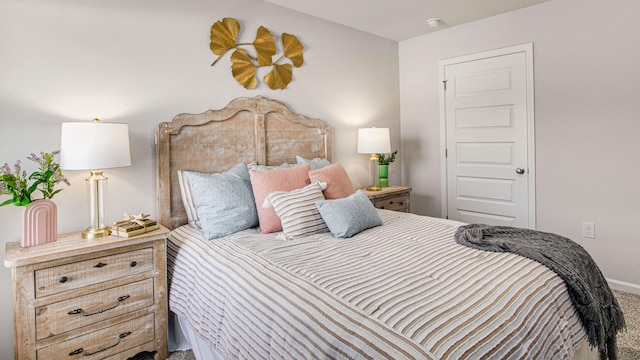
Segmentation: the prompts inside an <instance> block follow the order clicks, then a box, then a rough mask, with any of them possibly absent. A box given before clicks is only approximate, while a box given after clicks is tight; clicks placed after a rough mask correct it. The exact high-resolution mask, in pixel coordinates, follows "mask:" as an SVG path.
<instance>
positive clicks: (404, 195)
mask: <svg viewBox="0 0 640 360" xmlns="http://www.w3.org/2000/svg"><path fill="white" fill-rule="evenodd" d="M362 191H363V192H364V193H365V195H367V196H368V197H369V200H371V203H372V204H373V206H375V207H376V208H378V209H386V210H393V211H401V212H409V210H410V207H409V202H410V200H411V199H410V193H411V188H410V187H407V186H388V187H383V188H382V190H380V191H367V190H365V189H362Z"/></svg>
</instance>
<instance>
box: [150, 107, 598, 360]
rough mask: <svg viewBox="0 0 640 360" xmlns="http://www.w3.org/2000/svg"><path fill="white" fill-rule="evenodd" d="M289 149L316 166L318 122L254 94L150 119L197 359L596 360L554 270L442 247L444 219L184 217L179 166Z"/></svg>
mask: <svg viewBox="0 0 640 360" xmlns="http://www.w3.org/2000/svg"><path fill="white" fill-rule="evenodd" d="M297 157H302V158H304V159H316V158H321V159H326V161H328V162H330V161H331V132H330V128H329V127H328V126H327V125H326V124H325V123H324V122H323V121H321V120H318V119H313V118H309V117H306V116H304V115H300V114H296V113H293V112H292V111H291V110H290V109H289V108H288V107H287V106H286V105H284V104H283V103H281V102H279V101H275V100H269V99H266V98H263V97H254V98H239V99H236V100H233V101H232V102H231V103H230V104H229V105H228V106H227V107H225V108H224V109H221V110H209V111H206V112H204V113H201V114H180V115H178V116H176V117H175V118H174V119H173V120H172V121H171V122H165V123H161V124H160V125H159V127H158V134H157V167H158V174H157V177H158V186H157V188H158V201H159V207H158V214H159V222H160V223H161V224H163V225H164V226H166V227H168V228H170V229H172V232H171V234H170V236H169V241H168V254H169V257H168V268H169V274H168V275H169V276H168V279H169V308H170V310H171V312H172V316H174V317H175V318H176V319H177V322H178V325H177V328H176V329H175V330H176V333H177V334H182V335H175V337H176V338H183V337H184V338H186V339H187V341H188V343H189V344H190V346H191V347H192V348H193V349H194V353H195V354H196V357H197V358H198V359H214V358H221V359H224V358H258V359H262V358H274V359H281V358H283V359H302V358H337V359H354V358H362V359H364V358H371V359H383V358H384V359H480V358H495V359H498V358H504V359H507V358H513V359H518V358H520V359H524V358H536V359H587V358H597V353H596V352H595V351H592V350H591V349H590V347H589V345H588V343H587V341H586V335H585V330H584V329H583V326H582V324H581V322H580V319H579V318H578V315H577V313H576V309H575V308H574V306H573V305H572V303H571V300H570V298H569V296H568V294H567V290H566V286H565V284H564V282H563V281H562V280H561V279H560V278H559V277H558V276H557V275H556V274H555V273H553V272H552V271H551V270H549V269H548V268H546V267H545V266H543V265H541V264H539V263H537V262H534V261H532V260H529V259H526V258H523V257H520V256H517V255H513V254H505V253H490V252H484V251H479V250H474V249H471V248H467V247H464V246H461V245H458V244H456V243H455V241H454V240H453V234H454V233H455V231H456V229H457V228H458V227H459V226H460V225H461V223H458V222H455V221H449V220H444V219H436V218H430V217H425V216H418V215H414V214H406V213H397V212H392V211H387V210H375V211H376V213H377V215H378V217H379V219H380V220H381V222H382V224H383V225H382V226H375V227H371V228H367V229H365V230H363V231H360V232H357V233H356V234H355V235H353V236H352V237H350V238H348V239H336V238H335V237H334V236H333V235H332V233H331V232H320V233H315V234H311V235H305V236H301V237H297V238H295V239H288V238H286V237H283V234H282V232H278V231H276V232H272V233H261V232H260V230H259V229H260V228H256V227H250V228H246V229H243V230H240V231H236V232H233V233H231V234H229V235H225V236H222V237H220V238H217V239H215V240H207V239H206V238H205V235H204V231H203V230H202V229H198V228H197V227H195V226H193V224H190V223H191V220H192V219H191V218H190V216H189V213H190V212H192V211H193V209H189V204H186V207H185V202H184V201H183V199H182V195H181V193H184V189H181V184H180V181H179V180H180V177H181V176H182V175H181V174H182V173H183V172H185V171H191V172H199V173H223V172H225V171H228V170H229V169H231V168H233V167H234V166H236V165H238V164H259V165H268V166H278V165H280V164H283V163H288V164H295V163H297V162H298V160H297ZM266 171H270V170H266ZM252 175H253V173H252ZM325 186H326V185H325ZM329 186H331V185H329ZM261 226H262V225H261Z"/></svg>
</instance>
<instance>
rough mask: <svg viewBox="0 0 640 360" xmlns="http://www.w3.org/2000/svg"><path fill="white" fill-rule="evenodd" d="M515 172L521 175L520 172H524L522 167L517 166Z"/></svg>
mask: <svg viewBox="0 0 640 360" xmlns="http://www.w3.org/2000/svg"><path fill="white" fill-rule="evenodd" d="M516 173H517V174H520V175H522V174H524V169H523V168H517V169H516Z"/></svg>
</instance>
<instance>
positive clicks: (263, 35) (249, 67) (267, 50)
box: [209, 18, 304, 90]
mask: <svg viewBox="0 0 640 360" xmlns="http://www.w3.org/2000/svg"><path fill="white" fill-rule="evenodd" d="M240 28H241V27H240V23H239V22H238V21H237V20H236V19H234V18H224V19H222V20H219V21H216V22H215V23H214V24H213V25H212V26H211V42H210V43H209V48H210V49H211V51H212V52H213V53H214V54H215V55H217V56H218V57H216V59H215V60H214V62H213V63H212V64H211V66H213V65H215V64H216V63H217V62H218V60H220V58H222V57H223V56H224V55H225V54H226V53H227V52H228V51H229V50H231V49H235V50H234V51H233V53H232V54H231V57H230V60H231V73H232V74H233V77H234V78H235V79H236V81H237V82H239V83H240V84H241V85H242V86H244V87H245V88H246V89H255V88H256V85H257V84H258V80H257V79H256V70H257V69H258V68H259V67H268V66H272V68H271V71H269V72H268V73H267V74H266V75H265V76H264V82H265V83H266V84H267V85H268V86H269V87H270V88H271V89H272V90H276V89H286V87H287V85H289V83H290V82H291V79H292V78H293V67H294V66H295V67H300V66H301V65H302V64H303V63H304V56H303V55H302V51H303V50H304V46H303V45H302V43H301V42H300V41H299V40H298V38H297V37H296V36H295V35H291V34H287V33H283V34H282V49H283V52H284V54H282V55H281V56H280V57H279V58H278V59H277V60H276V61H273V56H274V55H275V54H276V52H277V48H276V41H275V37H274V36H273V34H271V32H270V31H269V30H268V29H267V28H265V27H264V26H260V27H259V28H258V31H257V33H256V39H255V40H254V41H253V42H251V43H239V42H238V35H239V34H240ZM250 46H252V47H253V48H254V50H255V54H256V55H252V54H251V53H249V52H248V51H247V49H244V48H241V47H250ZM286 59H289V60H290V61H291V63H288V62H285V60H286ZM292 64H293V65H292Z"/></svg>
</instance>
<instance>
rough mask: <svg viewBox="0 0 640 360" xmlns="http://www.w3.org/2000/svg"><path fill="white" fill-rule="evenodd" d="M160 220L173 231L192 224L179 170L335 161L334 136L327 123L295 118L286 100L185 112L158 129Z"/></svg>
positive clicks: (258, 100)
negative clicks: (332, 159)
mask: <svg viewBox="0 0 640 360" xmlns="http://www.w3.org/2000/svg"><path fill="white" fill-rule="evenodd" d="M156 150H157V151H156V156H157V161H156V164H157V167H158V170H157V179H158V186H157V189H158V218H159V219H158V221H159V222H160V223H161V224H162V225H164V226H165V227H167V228H169V229H175V228H176V227H178V226H181V225H184V224H186V223H187V216H186V214H185V210H184V206H183V205H182V198H181V196H180V187H179V186H178V176H177V171H178V170H190V171H199V172H205V173H219V172H223V171H225V170H227V169H229V168H231V167H233V166H234V165H236V164H237V163H239V162H245V163H247V164H249V163H252V162H255V163H258V164H260V165H280V164H282V163H283V162H288V163H290V164H292V163H295V162H296V155H300V156H303V157H305V158H307V159H313V158H317V157H320V158H326V159H329V160H331V133H330V129H329V126H327V124H325V123H324V122H323V121H321V120H318V119H313V118H309V117H306V116H304V115H300V114H295V113H293V112H291V110H289V108H288V107H287V106H286V105H285V104H283V103H282V102H280V101H277V100H269V99H265V98H263V97H260V96H256V97H254V98H238V99H235V100H233V101H231V102H230V103H229V105H227V107H225V108H224V109H220V110H208V111H205V112H203V113H201V114H180V115H177V116H176V117H174V118H173V120H172V121H171V122H163V123H160V125H159V126H158V129H157V148H156Z"/></svg>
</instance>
